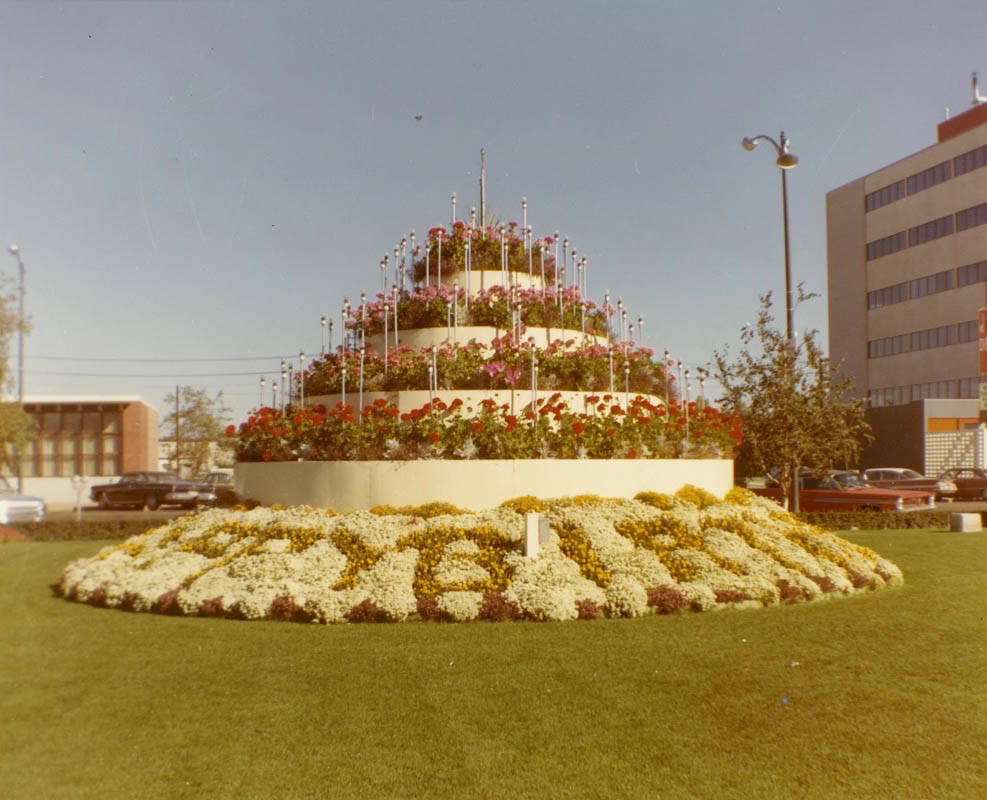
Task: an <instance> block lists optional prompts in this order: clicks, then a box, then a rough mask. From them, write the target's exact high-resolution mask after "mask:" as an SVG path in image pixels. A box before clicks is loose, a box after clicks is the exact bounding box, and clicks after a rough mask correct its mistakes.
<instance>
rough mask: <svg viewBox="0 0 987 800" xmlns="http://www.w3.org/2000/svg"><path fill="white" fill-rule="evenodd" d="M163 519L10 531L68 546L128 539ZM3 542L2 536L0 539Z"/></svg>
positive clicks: (30, 525)
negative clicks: (81, 542) (69, 543)
mask: <svg viewBox="0 0 987 800" xmlns="http://www.w3.org/2000/svg"><path fill="white" fill-rule="evenodd" d="M165 522H166V520H163V519H107V520H83V521H82V522H80V523H77V522H75V520H68V519H57V520H53V519H50V520H45V521H44V522H14V523H11V525H10V528H11V529H12V530H14V531H18V532H19V533H20V534H22V535H23V536H24V538H25V539H28V540H30V541H32V542H71V541H90V540H93V539H129V538H130V537H131V536H135V535H137V534H138V533H144V532H145V531H148V530H150V529H152V528H157V527H158V526H160V525H164V524H165ZM0 538H2V536H0Z"/></svg>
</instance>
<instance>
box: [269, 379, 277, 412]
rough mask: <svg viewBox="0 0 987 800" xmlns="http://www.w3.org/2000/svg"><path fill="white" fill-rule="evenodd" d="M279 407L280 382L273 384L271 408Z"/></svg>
mask: <svg viewBox="0 0 987 800" xmlns="http://www.w3.org/2000/svg"><path fill="white" fill-rule="evenodd" d="M277 407H278V382H277V381H274V382H273V383H272V384H271V408H275V409H276V408H277Z"/></svg>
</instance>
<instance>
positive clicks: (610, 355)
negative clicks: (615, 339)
mask: <svg viewBox="0 0 987 800" xmlns="http://www.w3.org/2000/svg"><path fill="white" fill-rule="evenodd" d="M607 358H608V360H609V361H610V394H613V345H612V344H611V345H609V346H608V347H607Z"/></svg>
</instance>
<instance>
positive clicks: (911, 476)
mask: <svg viewBox="0 0 987 800" xmlns="http://www.w3.org/2000/svg"><path fill="white" fill-rule="evenodd" d="M901 477H902V478H905V479H906V480H910V481H911V480H915V479H916V478H918V479H919V480H922V479H923V478H924V477H925V476H924V475H919V474H918V473H917V472H916V471H915V470H913V469H903V470H902V471H901Z"/></svg>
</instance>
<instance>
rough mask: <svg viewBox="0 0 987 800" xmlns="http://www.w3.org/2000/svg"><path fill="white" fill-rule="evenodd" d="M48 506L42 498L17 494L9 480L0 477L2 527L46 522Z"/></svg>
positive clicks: (0, 521)
mask: <svg viewBox="0 0 987 800" xmlns="http://www.w3.org/2000/svg"><path fill="white" fill-rule="evenodd" d="M47 516H48V506H47V505H45V501H44V500H42V499H41V498H40V497H31V496H30V495H26V494H17V492H16V491H14V489H13V487H12V486H11V485H10V484H9V483H7V479H6V478H4V477H3V476H2V475H0V525H7V524H9V523H11V522H44V521H45V518H46V517H47Z"/></svg>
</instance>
